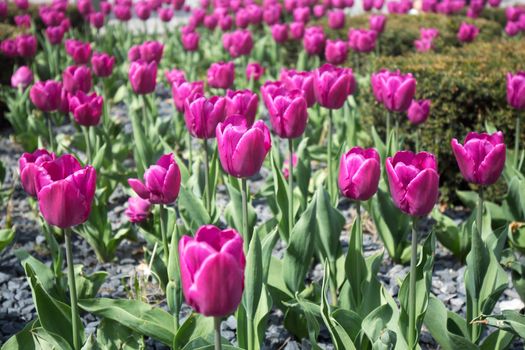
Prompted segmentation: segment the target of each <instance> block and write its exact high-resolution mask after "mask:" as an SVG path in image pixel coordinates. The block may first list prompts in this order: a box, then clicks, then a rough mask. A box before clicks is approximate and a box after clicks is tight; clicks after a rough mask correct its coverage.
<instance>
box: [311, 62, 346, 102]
mask: <svg viewBox="0 0 525 350" xmlns="http://www.w3.org/2000/svg"><path fill="white" fill-rule="evenodd" d="M313 74H314V93H315V99H316V100H317V103H319V104H320V105H321V106H322V107H325V108H329V109H339V108H341V107H343V105H344V103H345V101H346V99H347V97H348V95H351V94H352V93H353V92H354V90H355V86H356V82H355V78H354V75H353V73H352V69H350V68H338V67H335V66H332V65H331V64H324V65H323V66H321V67H320V68H317V69H316V70H315V71H314V73H313Z"/></svg>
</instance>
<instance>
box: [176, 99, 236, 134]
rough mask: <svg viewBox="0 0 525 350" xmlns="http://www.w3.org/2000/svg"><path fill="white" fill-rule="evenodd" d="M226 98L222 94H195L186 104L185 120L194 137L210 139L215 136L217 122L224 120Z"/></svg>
mask: <svg viewBox="0 0 525 350" xmlns="http://www.w3.org/2000/svg"><path fill="white" fill-rule="evenodd" d="M225 108H226V99H225V98H224V97H222V96H213V97H211V98H206V97H204V96H203V95H201V94H194V95H193V96H192V97H191V98H187V99H186V102H185V104H184V121H185V122H186V127H187V128H188V131H189V132H190V134H191V135H192V136H193V137H197V138H199V139H210V138H214V137H215V129H216V128H217V124H219V123H220V122H222V121H223V120H224V113H225Z"/></svg>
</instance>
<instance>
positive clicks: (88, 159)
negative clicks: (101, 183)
mask: <svg viewBox="0 0 525 350" xmlns="http://www.w3.org/2000/svg"><path fill="white" fill-rule="evenodd" d="M82 133H83V134H84V141H85V143H86V164H91V143H90V141H89V129H88V127H87V126H82Z"/></svg>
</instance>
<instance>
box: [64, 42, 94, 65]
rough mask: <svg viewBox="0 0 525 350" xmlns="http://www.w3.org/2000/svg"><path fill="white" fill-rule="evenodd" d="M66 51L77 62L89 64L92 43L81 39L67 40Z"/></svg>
mask: <svg viewBox="0 0 525 350" xmlns="http://www.w3.org/2000/svg"><path fill="white" fill-rule="evenodd" d="M65 47H66V53H67V54H68V55H69V56H70V57H71V58H72V59H73V61H75V63H76V64H87V63H88V62H89V58H90V57H91V44H90V43H84V42H82V41H80V40H75V39H68V40H66V44H65Z"/></svg>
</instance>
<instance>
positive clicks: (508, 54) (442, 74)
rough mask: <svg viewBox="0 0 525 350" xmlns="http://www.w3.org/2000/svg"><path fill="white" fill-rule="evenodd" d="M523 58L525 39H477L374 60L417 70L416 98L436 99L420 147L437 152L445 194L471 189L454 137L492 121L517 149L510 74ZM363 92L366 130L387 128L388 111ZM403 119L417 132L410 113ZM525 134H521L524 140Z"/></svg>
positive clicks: (407, 129)
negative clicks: (461, 168) (462, 172)
mask: <svg viewBox="0 0 525 350" xmlns="http://www.w3.org/2000/svg"><path fill="white" fill-rule="evenodd" d="M523 57H525V42H523V41H511V40H504V41H500V42H494V43H474V44H470V45H467V46H465V47H462V48H456V49H453V50H450V51H449V52H447V53H445V54H432V53H430V54H411V55H407V56H404V57H380V58H378V59H377V61H376V62H375V64H376V66H378V67H385V68H388V69H400V70H401V71H402V72H410V73H412V74H414V76H415V77H416V79H417V92H416V98H418V99H421V98H428V99H430V100H432V108H431V116H430V118H429V119H428V121H427V122H426V123H425V124H424V125H423V126H422V127H421V132H422V139H421V147H422V149H425V150H428V151H431V152H433V153H435V154H436V155H437V156H438V160H439V169H440V172H441V182H442V185H444V186H443V187H442V190H443V191H445V192H444V193H443V194H444V198H447V196H449V195H451V196H452V197H454V195H453V193H447V192H446V191H450V190H452V191H454V190H455V189H465V188H467V187H468V186H467V184H466V183H465V182H463V181H462V178H461V175H460V174H459V171H458V170H457V169H458V168H457V165H456V161H455V159H454V156H453V155H452V152H451V148H450V140H451V139H452V138H454V137H456V138H458V139H461V140H463V138H464V137H465V135H466V134H467V133H468V132H469V131H474V130H477V131H483V130H484V129H485V127H484V124H485V122H488V123H492V124H493V125H494V126H496V127H497V128H498V129H499V130H502V131H503V132H504V135H505V140H506V142H507V144H508V145H509V147H513V144H514V141H513V140H514V130H515V118H516V115H517V114H516V113H517V112H515V111H514V110H512V109H511V108H510V107H509V106H508V104H507V101H506V74H507V72H509V71H516V70H519V69H523V68H524V67H523ZM369 89H370V88H369ZM363 92H364V93H363V94H362V98H363V99H365V100H367V102H368V103H364V104H363V118H362V123H363V124H364V127H365V130H369V128H371V126H372V125H375V127H376V128H377V129H379V130H380V132H384V124H385V122H384V117H385V111H384V109H383V108H382V107H381V106H379V105H378V104H377V103H376V102H375V100H374V99H373V95H372V92H371V90H370V91H363ZM524 117H525V116H524ZM401 119H402V123H401V128H402V129H404V130H405V132H413V131H414V130H415V128H414V127H413V126H411V125H410V124H409V123H408V121H407V119H406V117H404V116H402V117H401ZM367 128H368V129H367ZM524 136H525V133H522V135H521V139H522V140H523V139H524ZM409 142H411V141H409ZM501 191H504V189H501ZM501 191H500V192H501Z"/></svg>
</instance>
